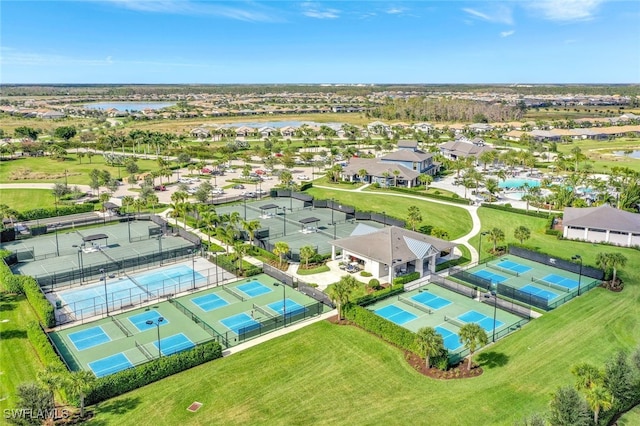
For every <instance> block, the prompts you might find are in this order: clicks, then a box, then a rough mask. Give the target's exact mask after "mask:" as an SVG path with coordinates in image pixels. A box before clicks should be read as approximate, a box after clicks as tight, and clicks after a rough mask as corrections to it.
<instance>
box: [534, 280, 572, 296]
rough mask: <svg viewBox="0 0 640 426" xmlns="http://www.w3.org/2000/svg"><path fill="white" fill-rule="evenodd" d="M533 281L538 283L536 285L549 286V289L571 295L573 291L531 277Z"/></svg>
mask: <svg viewBox="0 0 640 426" xmlns="http://www.w3.org/2000/svg"><path fill="white" fill-rule="evenodd" d="M531 281H532V282H534V283H536V284H540V285H544V286H547V287H549V288H552V289H554V290H559V291H564V292H565V293H569V292H570V291H571V290H570V289H568V288H567V287H565V286H562V285H558V284H554V283H550V282H548V281H545V280H543V279H540V278H535V277H531Z"/></svg>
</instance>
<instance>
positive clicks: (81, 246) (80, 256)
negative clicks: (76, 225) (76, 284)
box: [71, 243, 84, 285]
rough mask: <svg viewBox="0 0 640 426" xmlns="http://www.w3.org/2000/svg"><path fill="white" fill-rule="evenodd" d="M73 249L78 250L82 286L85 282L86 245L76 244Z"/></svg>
mask: <svg viewBox="0 0 640 426" xmlns="http://www.w3.org/2000/svg"><path fill="white" fill-rule="evenodd" d="M71 247H76V248H77V249H78V267H79V268H80V284H81V285H82V283H83V281H84V258H83V256H82V254H83V249H84V243H82V244H80V245H78V244H74V245H73V246H71Z"/></svg>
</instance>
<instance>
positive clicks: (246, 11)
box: [101, 0, 282, 22]
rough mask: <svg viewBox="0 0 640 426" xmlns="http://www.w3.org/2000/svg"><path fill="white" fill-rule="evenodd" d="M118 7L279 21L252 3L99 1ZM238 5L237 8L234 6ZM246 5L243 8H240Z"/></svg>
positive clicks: (274, 15)
mask: <svg viewBox="0 0 640 426" xmlns="http://www.w3.org/2000/svg"><path fill="white" fill-rule="evenodd" d="M101 1H103V2H107V3H110V4H113V5H116V6H118V7H122V8H125V9H129V10H135V11H138V12H150V13H165V14H176V15H197V16H220V17H223V18H228V19H236V20H239V21H247V22H275V21H281V20H282V19H281V17H280V16H279V14H277V13H275V12H274V11H272V10H270V9H267V8H265V7H264V6H260V7H258V5H256V4H255V3H254V2H240V1H239V2H235V3H234V6H225V5H222V4H215V3H213V2H193V1H191V0H101ZM235 5H239V6H235ZM242 5H246V8H245V7H241V6H242Z"/></svg>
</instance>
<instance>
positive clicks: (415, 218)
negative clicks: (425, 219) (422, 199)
mask: <svg viewBox="0 0 640 426" xmlns="http://www.w3.org/2000/svg"><path fill="white" fill-rule="evenodd" d="M408 214H409V215H408V217H407V223H408V224H409V225H410V226H411V230H412V231H415V230H416V226H417V225H418V224H419V223H420V222H422V213H420V209H419V208H418V207H417V206H410V207H409V209H408Z"/></svg>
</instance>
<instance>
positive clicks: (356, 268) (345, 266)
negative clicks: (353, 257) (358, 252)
mask: <svg viewBox="0 0 640 426" xmlns="http://www.w3.org/2000/svg"><path fill="white" fill-rule="evenodd" d="M338 268H340V269H341V270H343V271H346V272H349V273H350V274H354V273H356V272H360V271H362V270H363V269H364V266H363V265H361V264H360V263H358V262H349V263H347V262H340V263H339V264H338Z"/></svg>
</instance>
